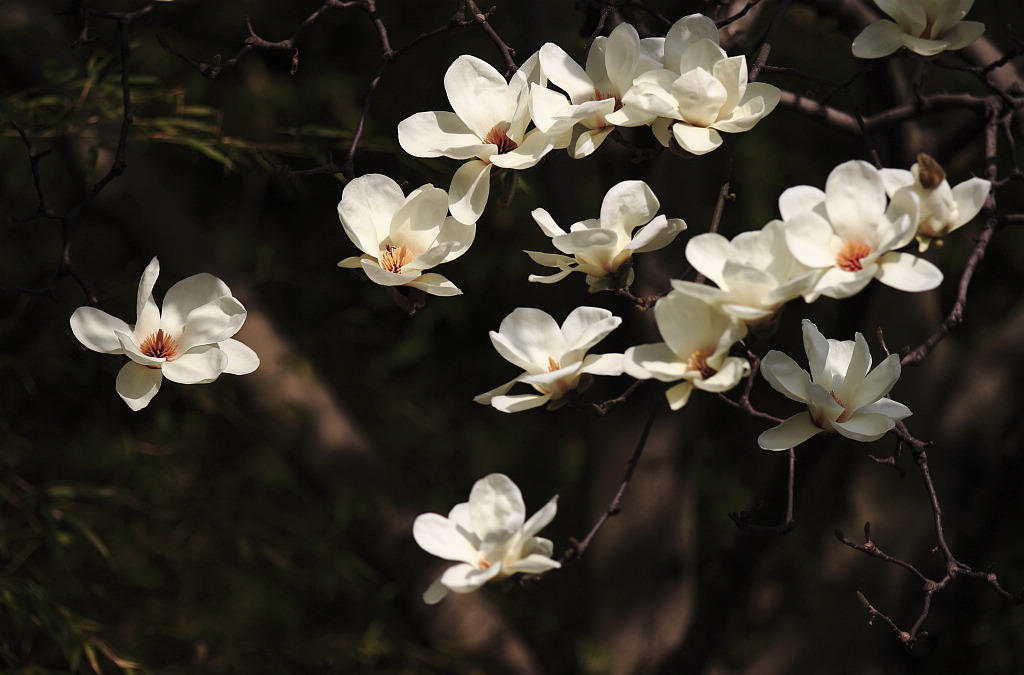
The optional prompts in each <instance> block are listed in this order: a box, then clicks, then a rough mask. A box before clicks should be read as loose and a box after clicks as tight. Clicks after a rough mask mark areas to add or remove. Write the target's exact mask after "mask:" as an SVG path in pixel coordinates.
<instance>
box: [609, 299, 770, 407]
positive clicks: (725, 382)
mask: <svg viewBox="0 0 1024 675" xmlns="http://www.w3.org/2000/svg"><path fill="white" fill-rule="evenodd" d="M654 318H655V321H656V322H657V324H658V332H660V333H661V337H662V338H664V339H665V341H664V342H656V343H654V344H646V345H638V346H636V347H630V348H629V349H627V350H626V353H625V355H624V357H623V360H622V365H623V369H624V370H625V372H626V374H627V375H632V376H633V377H635V378H637V379H640V380H648V379H651V378H654V379H656V380H660V381H661V382H675V381H676V380H683V381H682V382H680V383H679V384H677V385H676V386H674V387H671V388H670V389H669V390H668V391H666V392H665V398H667V399H668V402H669V406H671V408H672V409H673V410H678V409H679V408H681V407H683V406H684V405H686V402H687V401H688V400H689V399H690V394H691V393H692V392H693V389H694V387H696V388H697V389H703V390H704V391H710V392H722V391H727V390H729V389H732V388H733V387H735V386H736V384H737V383H738V382H739V381H740V380H741V379H742V378H743V377H744V376H745V375H747V374H748V373H749V372H750V364H749V363H747V360H746V359H743V358H740V357H737V356H729V350H730V349H731V348H732V346H733V345H734V344H735V343H736V342H738V341H739V340H741V339H743V336H744V335H746V334H747V327H746V325H745V324H743V323H742V322H740V321H739V320H738V319H737V318H736V317H734V316H729V315H728V314H725V313H723V312H722V311H721V310H719V309H718V308H717V307H714V306H713V305H709V304H708V303H706V302H704V300H703V299H701V298H696V297H693V296H691V295H686V294H685V293H680V292H678V291H672V292H670V293H669V294H668V295H666V296H665V297H663V298H661V299H660V300H658V303H657V304H656V305H655V306H654Z"/></svg>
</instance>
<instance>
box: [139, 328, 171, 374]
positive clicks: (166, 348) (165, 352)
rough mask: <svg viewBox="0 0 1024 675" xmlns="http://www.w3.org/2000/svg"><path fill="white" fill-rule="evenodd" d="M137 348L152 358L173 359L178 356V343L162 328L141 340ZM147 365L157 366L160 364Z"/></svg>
mask: <svg viewBox="0 0 1024 675" xmlns="http://www.w3.org/2000/svg"><path fill="white" fill-rule="evenodd" d="M139 350H140V351H141V352H142V353H143V354H145V355H146V356H151V357H153V358H154V359H166V360H168V361H173V360H174V359H176V358H177V357H178V343H177V342H175V341H174V338H172V337H171V336H170V335H168V334H167V333H165V332H164V331H163V329H160V330H158V331H157V332H155V333H153V334H152V335H150V336H149V337H147V338H146V339H145V340H143V341H142V344H141V345H140V346H139ZM148 367H149V368H159V367H160V366H148Z"/></svg>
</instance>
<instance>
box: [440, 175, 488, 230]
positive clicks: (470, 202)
mask: <svg viewBox="0 0 1024 675" xmlns="http://www.w3.org/2000/svg"><path fill="white" fill-rule="evenodd" d="M490 192H491V165H490V164H488V163H487V162H484V161H482V160H479V159H474V160H470V161H468V162H466V163H465V164H463V165H462V166H460V167H459V169H458V170H457V171H456V172H455V175H454V176H452V184H451V188H450V189H449V190H448V209H449V210H450V211H451V214H452V216H454V217H455V219H456V220H458V221H459V222H461V223H475V222H476V221H478V220H480V216H481V215H483V212H484V207H485V206H487V197H488V196H489V195H490Z"/></svg>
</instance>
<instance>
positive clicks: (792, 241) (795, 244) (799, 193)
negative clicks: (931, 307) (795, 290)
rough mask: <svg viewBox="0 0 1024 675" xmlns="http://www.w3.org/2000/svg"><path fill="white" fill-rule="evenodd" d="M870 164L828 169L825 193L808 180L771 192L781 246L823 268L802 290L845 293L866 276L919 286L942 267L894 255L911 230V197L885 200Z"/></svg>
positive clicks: (935, 279) (914, 213)
mask: <svg viewBox="0 0 1024 675" xmlns="http://www.w3.org/2000/svg"><path fill="white" fill-rule="evenodd" d="M886 201H887V200H886V192H885V187H884V185H883V183H882V179H881V177H880V175H879V172H878V169H876V168H875V167H873V166H871V165H870V164H868V163H867V162H863V161H860V160H854V161H850V162H845V163H843V164H840V165H839V166H837V167H836V168H835V169H833V170H832V173H830V174H829V176H828V180H827V181H826V183H825V191H824V192H822V191H821V190H819V189H817V188H813V187H810V186H808V185H799V186H797V187H793V188H790V189H788V190H786V191H785V192H783V193H782V196H781V197H779V210H780V211H781V212H782V219H783V220H784V221H785V230H786V245H787V246H789V250H790V251H792V252H793V255H794V256H795V257H796V259H797V260H799V261H800V262H801V263H803V264H804V265H807V266H808V267H812V268H816V269H821V270H823V271H824V273H823V274H822V275H821V277H820V278H819V279H818V282H817V283H816V284H815V285H814V288H813V289H812V290H811V291H810V292H808V293H805V294H804V299H805V300H807V302H812V301H814V300H815V299H816V298H817V297H818V296H819V295H824V296H827V297H830V298H846V297H849V296H851V295H854V294H855V293H858V292H860V291H861V289H863V288H864V287H865V286H867V284H868V282H870V281H871V279H873V278H877V279H878V280H879V281H881V282H882V283H883V284H885V285H887V286H892V287H893V288H896V289H898V290H901V291H910V292H919V291H927V290H931V289H933V288H935V287H936V286H938V285H939V284H940V283H941V282H942V272H941V271H940V270H939V268H937V267H936V266H935V265H933V264H931V263H930V262H928V261H927V260H924V259H922V258H918V257H917V256H913V255H910V254H909V253H898V252H896V250H895V249H898V248H902V247H903V246H906V245H907V244H908V243H909V242H910V240H911V239H913V238H914V233H915V232H916V231H917V218H918V208H919V201H920V200H919V199H918V197H917V194H916V193H914V192H913V191H911V190H900V191H898V192H896V193H895V194H894V195H893V198H892V202H891V203H889V204H888V207H887V206H886Z"/></svg>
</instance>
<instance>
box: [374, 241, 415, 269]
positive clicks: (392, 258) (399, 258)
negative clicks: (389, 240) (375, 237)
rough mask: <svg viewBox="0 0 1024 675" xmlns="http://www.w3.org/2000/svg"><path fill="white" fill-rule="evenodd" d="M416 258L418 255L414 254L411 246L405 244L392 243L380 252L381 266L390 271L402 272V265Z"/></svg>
mask: <svg viewBox="0 0 1024 675" xmlns="http://www.w3.org/2000/svg"><path fill="white" fill-rule="evenodd" d="M415 258H416V256H414V255H413V254H412V251H410V250H409V247H408V246H406V245H405V244H402V245H401V246H392V245H391V244H388V245H387V246H385V247H384V251H383V252H382V253H381V254H380V266H381V268H383V269H386V270H387V271H388V272H394V273H395V274H401V273H402V266H403V265H408V264H409V263H411V262H412V261H413V260H414V259H415Z"/></svg>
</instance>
